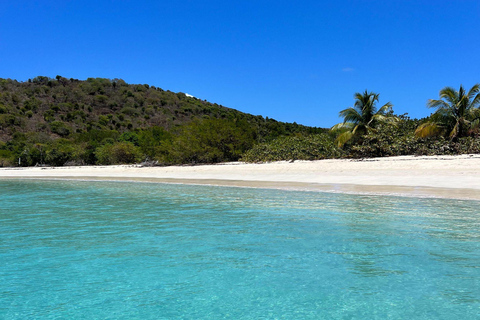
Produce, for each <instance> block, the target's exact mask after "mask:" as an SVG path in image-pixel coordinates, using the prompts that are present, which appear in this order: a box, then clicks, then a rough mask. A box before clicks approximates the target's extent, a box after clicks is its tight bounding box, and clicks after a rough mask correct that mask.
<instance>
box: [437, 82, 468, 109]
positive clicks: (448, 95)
mask: <svg viewBox="0 0 480 320" xmlns="http://www.w3.org/2000/svg"><path fill="white" fill-rule="evenodd" d="M462 89H463V88H462V86H460V90H462ZM440 99H445V100H446V101H447V102H448V103H450V104H451V105H456V104H457V102H458V91H457V90H455V89H454V88H452V87H445V88H443V89H442V90H440Z"/></svg>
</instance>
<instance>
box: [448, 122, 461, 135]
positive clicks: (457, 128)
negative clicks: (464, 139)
mask: <svg viewBox="0 0 480 320" xmlns="http://www.w3.org/2000/svg"><path fill="white" fill-rule="evenodd" d="M460 126H461V124H460V122H457V123H455V126H454V127H453V129H452V131H450V134H449V136H450V138H455V137H456V136H458V134H459V133H460Z"/></svg>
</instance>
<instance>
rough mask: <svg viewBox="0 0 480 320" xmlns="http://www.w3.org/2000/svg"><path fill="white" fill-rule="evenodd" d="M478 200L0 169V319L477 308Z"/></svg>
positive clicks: (381, 313)
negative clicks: (16, 175) (23, 176)
mask: <svg viewBox="0 0 480 320" xmlns="http://www.w3.org/2000/svg"><path fill="white" fill-rule="evenodd" d="M479 208H480V202H478V201H463V200H448V199H426V198H408V197H395V196H367V195H348V194H337V193H322V192H299V191H284V190H273V189H260V188H258V189H256V188H238V187H215V186H194V185H177V184H159V183H158V184H157V183H139V182H136V183H133V182H87V181H47V180H0V235H1V238H0V319H462V320H468V319H479V318H480V311H479V310H480V209H479Z"/></svg>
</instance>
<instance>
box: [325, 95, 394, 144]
mask: <svg viewBox="0 0 480 320" xmlns="http://www.w3.org/2000/svg"><path fill="white" fill-rule="evenodd" d="M378 97H379V94H377V93H373V92H368V91H367V90H365V92H364V93H358V92H357V93H355V95H354V98H355V104H354V106H353V107H350V108H347V109H345V110H342V111H340V117H342V118H343V119H344V120H343V122H342V123H339V124H337V125H335V126H334V127H333V128H332V129H333V130H339V131H342V133H340V134H339V136H338V137H337V139H336V142H337V144H338V146H339V147H342V146H343V145H344V144H345V143H347V142H348V141H350V140H352V139H359V138H361V137H362V136H364V135H365V134H367V133H371V132H375V128H376V127H377V126H378V125H379V124H381V123H391V124H394V123H395V122H396V121H397V118H396V117H395V116H393V115H392V114H391V113H389V112H390V111H391V110H392V104H391V103H390V102H387V103H386V104H384V105H383V106H381V107H380V108H379V109H378V110H377V107H376V104H377V102H378Z"/></svg>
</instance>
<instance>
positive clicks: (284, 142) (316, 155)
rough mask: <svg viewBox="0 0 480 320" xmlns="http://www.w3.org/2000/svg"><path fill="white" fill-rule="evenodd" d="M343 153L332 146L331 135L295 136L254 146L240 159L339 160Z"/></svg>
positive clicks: (261, 160) (263, 160)
mask: <svg viewBox="0 0 480 320" xmlns="http://www.w3.org/2000/svg"><path fill="white" fill-rule="evenodd" d="M342 155H343V151H342V150H341V149H340V148H337V146H336V145H335V144H334V140H333V138H332V136H331V135H329V134H326V133H323V134H315V135H296V136H290V137H285V136H284V137H280V138H278V139H275V140H273V141H272V142H269V143H261V144H257V145H255V146H254V147H253V148H252V149H250V150H248V151H247V152H245V154H244V155H243V157H242V160H243V161H246V162H266V161H280V160H290V161H293V160H318V159H328V158H339V157H341V156H342Z"/></svg>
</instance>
